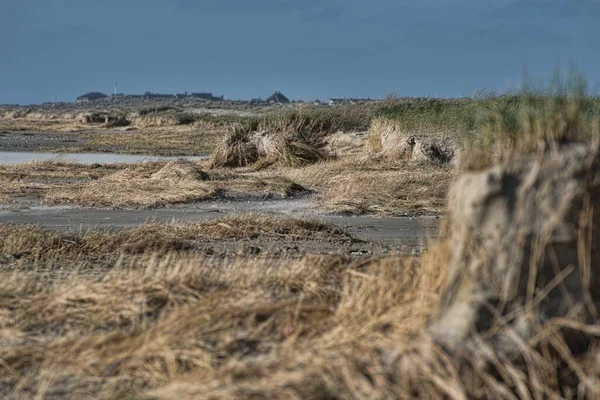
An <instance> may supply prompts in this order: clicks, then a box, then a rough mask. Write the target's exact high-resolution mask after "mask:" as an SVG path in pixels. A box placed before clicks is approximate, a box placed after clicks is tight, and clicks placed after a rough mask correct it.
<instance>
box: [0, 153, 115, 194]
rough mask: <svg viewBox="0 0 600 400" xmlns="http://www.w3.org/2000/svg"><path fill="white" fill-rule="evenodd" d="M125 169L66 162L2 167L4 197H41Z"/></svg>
mask: <svg viewBox="0 0 600 400" xmlns="http://www.w3.org/2000/svg"><path fill="white" fill-rule="evenodd" d="M122 168H124V166H122V165H100V164H96V165H83V164H74V163H70V162H63V161H44V162H33V163H26V164H20V165H0V197H2V198H3V199H4V200H3V201H9V200H11V199H14V198H15V197H39V196H43V195H44V194H45V193H46V192H47V191H48V190H51V189H58V188H64V187H73V186H77V185H83V184H85V183H87V182H90V181H93V180H97V179H101V178H102V177H105V176H107V175H110V174H112V173H115V171H119V170H120V169H122Z"/></svg>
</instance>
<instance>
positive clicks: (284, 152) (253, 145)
mask: <svg viewBox="0 0 600 400" xmlns="http://www.w3.org/2000/svg"><path fill="white" fill-rule="evenodd" d="M325 146H326V143H325V141H324V140H323V138H322V137H319V136H317V135H313V136H311V137H309V136H305V135H303V134H301V133H297V132H291V133H288V132H268V131H267V132H264V131H263V132H245V131H242V130H237V129H235V130H234V132H232V133H230V134H229V135H228V136H226V137H225V139H224V140H223V142H222V143H221V144H220V145H219V146H217V148H216V149H215V151H214V152H213V153H212V154H211V157H210V160H209V165H210V166H211V168H221V167H243V166H247V165H253V166H254V168H255V169H261V168H264V167H266V166H269V165H273V164H282V165H287V166H301V165H305V164H311V163H314V162H317V161H319V160H323V159H325V158H327V157H328V154H327V152H326V151H325V150H324V147H325Z"/></svg>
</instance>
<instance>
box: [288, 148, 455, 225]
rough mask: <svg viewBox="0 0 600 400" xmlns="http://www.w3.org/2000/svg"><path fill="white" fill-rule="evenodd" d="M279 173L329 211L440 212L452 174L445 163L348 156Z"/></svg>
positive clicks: (355, 212)
mask: <svg viewBox="0 0 600 400" xmlns="http://www.w3.org/2000/svg"><path fill="white" fill-rule="evenodd" d="M283 175H284V176H286V177H288V178H289V179H291V180H293V181H294V182H298V183H299V184H301V185H302V186H305V187H307V188H309V189H311V190H314V191H316V192H317V195H316V200H317V202H318V204H319V205H321V206H322V207H324V208H325V209H327V210H329V211H333V212H343V213H349V214H364V213H372V214H378V215H400V214H439V213H441V212H442V211H443V210H444V205H445V200H446V195H447V192H448V187H449V185H450V182H451V181H452V179H453V177H454V175H455V173H454V169H453V168H452V167H450V166H446V165H435V164H431V163H426V162H425V163H412V162H402V161H388V160H377V159H372V158H358V157H349V158H345V159H341V160H334V161H327V162H322V163H318V164H315V165H310V166H307V167H304V168H297V169H287V170H284V172H283Z"/></svg>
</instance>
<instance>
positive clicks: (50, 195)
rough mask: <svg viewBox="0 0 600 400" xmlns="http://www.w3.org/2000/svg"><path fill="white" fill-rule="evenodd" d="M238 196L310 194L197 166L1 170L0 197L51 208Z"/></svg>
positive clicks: (277, 181) (274, 179) (276, 181)
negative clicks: (23, 199) (32, 200)
mask: <svg viewBox="0 0 600 400" xmlns="http://www.w3.org/2000/svg"><path fill="white" fill-rule="evenodd" d="M220 193H223V194H227V195H232V196H242V197H243V196H248V195H252V196H259V197H269V196H280V197H290V196H297V195H299V194H303V193H306V190H305V189H304V188H303V187H301V186H299V185H298V184H295V183H294V182H291V181H290V180H288V179H286V178H283V177H279V176H270V175H265V176H257V175H254V174H243V173H234V172H232V171H227V170H213V171H211V173H210V174H206V173H205V172H203V171H202V170H201V169H200V167H199V166H198V165H197V164H194V163H191V162H185V161H180V162H144V163H138V164H113V165H105V164H95V165H84V164H74V163H69V162H61V161H59V162H55V161H46V162H34V163H27V164H20V165H12V166H0V198H1V199H2V200H0V201H3V202H8V201H10V200H14V199H15V198H17V197H33V198H40V199H43V201H44V202H45V203H46V204H72V205H82V206H92V207H155V206H162V205H167V204H174V203H181V202H191V201H199V200H205V199H211V198H214V197H215V196H217V195H218V194H220Z"/></svg>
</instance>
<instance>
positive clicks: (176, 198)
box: [44, 162, 217, 207]
mask: <svg viewBox="0 0 600 400" xmlns="http://www.w3.org/2000/svg"><path fill="white" fill-rule="evenodd" d="M157 167H158V168H160V169H158V168H157ZM209 179H210V178H209V176H208V175H207V174H206V173H204V172H202V171H201V170H200V169H199V168H198V167H197V166H196V165H194V164H192V163H183V162H182V163H177V162H173V163H168V164H166V165H164V166H160V167H159V166H157V165H156V164H154V163H149V164H144V163H141V164H139V165H135V166H131V167H129V168H126V169H123V170H121V171H119V172H115V173H114V174H111V175H107V176H105V177H103V178H101V179H98V180H95V181H92V182H89V183H87V184H85V185H82V186H81V187H80V188H74V189H56V190H52V191H50V192H48V193H47V194H46V196H45V197H44V201H45V202H46V203H48V204H77V205H86V206H91V207H155V206H162V205H166V204H173V203H186V202H192V201H199V200H206V199H210V198H212V197H214V196H215V195H216V194H217V189H216V188H215V187H214V186H211V185H209V184H207V183H206V181H207V180H209Z"/></svg>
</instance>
